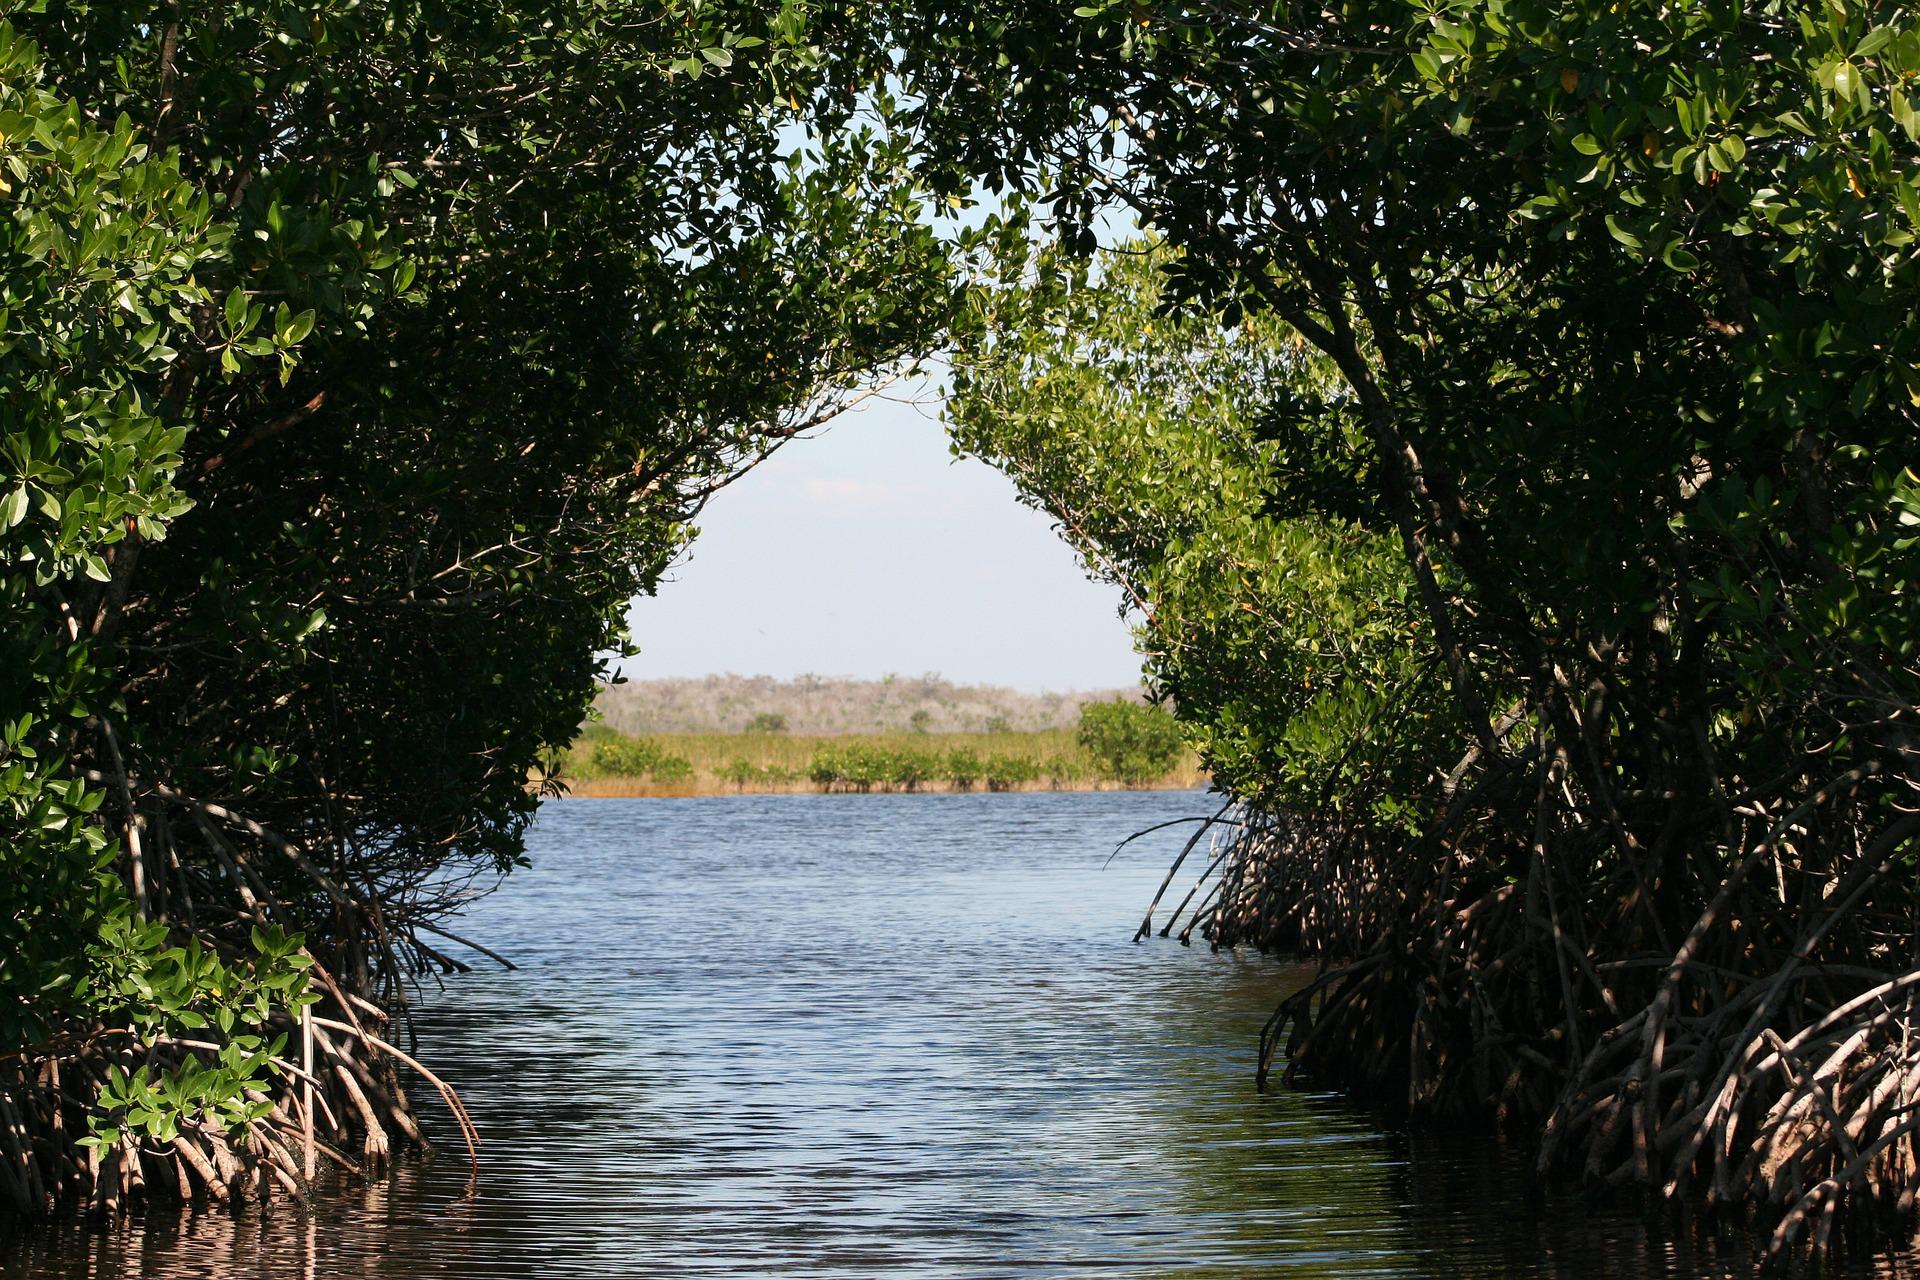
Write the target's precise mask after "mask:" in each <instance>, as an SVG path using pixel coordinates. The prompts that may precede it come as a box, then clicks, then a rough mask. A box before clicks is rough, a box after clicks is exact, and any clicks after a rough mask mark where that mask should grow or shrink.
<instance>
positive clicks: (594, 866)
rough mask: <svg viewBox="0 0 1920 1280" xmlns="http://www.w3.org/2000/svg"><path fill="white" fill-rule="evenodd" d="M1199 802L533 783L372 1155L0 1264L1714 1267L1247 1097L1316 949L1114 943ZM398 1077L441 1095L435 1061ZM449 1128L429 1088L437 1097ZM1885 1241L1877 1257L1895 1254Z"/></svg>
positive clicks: (501, 1271)
mask: <svg viewBox="0 0 1920 1280" xmlns="http://www.w3.org/2000/svg"><path fill="white" fill-rule="evenodd" d="M1209 809H1210V806H1209V805H1208V804H1207V800H1206V797H1204V796H1202V795H1200V794H1197V793H1177V792H1157V793H1097V794H1019V795H991V796H989V795H943V796H769V797H738V798H720V799H699V800H674V801H646V800H595V801H584V800H583V801H570V802H564V803H556V804H550V805H548V806H547V807H546V809H545V810H544V811H543V813H542V816H541V819H540V821H539V824H538V826H537V827H536V829H535V831H534V833H533V838H532V841H531V848H530V853H531V856H532V859H533V866H532V868H531V869H530V870H528V871H525V872H522V873H519V874H516V875H515V876H514V877H512V878H511V880H510V881H509V882H508V883H507V884H506V885H505V886H504V887H503V888H502V889H501V890H500V891H499V892H498V893H496V894H494V895H492V896H491V897H488V898H486V899H484V900H482V901H480V902H478V903H477V904H475V906H474V908H473V910H472V911H471V913H470V914H469V916H468V917H467V919H466V921H465V923H464V924H462V925H458V926H456V927H457V928H459V929H460V930H461V931H462V932H465V933H468V934H470V935H471V936H474V937H476V938H480V939H484V940H485V941H486V942H487V943H488V944H489V945H491V946H494V947H495V948H497V949H499V950H502V951H503V952H505V953H507V954H508V955H509V956H510V957H511V958H512V959H513V960H515V961H516V962H517V963H518V964H519V965H520V968H519V969H518V970H517V971H514V972H506V971H503V970H500V969H498V968H493V967H485V966H482V967H479V968H477V969H476V971H475V972H473V973H471V974H466V975H461V976H457V977H454V978H450V979H448V980H447V981H446V983H445V985H444V987H439V988H436V987H435V986H434V984H431V983H429V984H428V986H427V988H426V989H425V990H424V991H423V992H421V994H420V996H419V1001H418V1007H417V1009H416V1015H415V1022H416V1029H417V1032H418V1036H419V1055H420V1056H421V1057H422V1058H423V1059H425V1060H426V1061H428V1062H430V1063H431V1064H433V1065H435V1066H436V1067H437V1068H439V1069H441V1070H442V1071H444V1072H445V1074H446V1075H447V1077H448V1078H449V1079H450V1080H451V1081H452V1083H454V1084H455V1086H456V1087H457V1088H458V1089H459V1090H460V1091H461V1093H462V1094H463V1095H464V1097H465V1099H466V1102H467V1105H468V1106H469V1108H470V1109H471V1111H472V1113H473V1118H474V1120H475V1121H476V1122H477V1123H478V1125H479V1128H480V1130H481V1133H482V1135H483V1137H484V1140H485V1145H484V1147H483V1149H482V1168H481V1178H480V1181H479V1184H478V1187H477V1191H475V1192H474V1193H473V1194H472V1195H469V1194H468V1168H467V1161H466V1158H465V1155H464V1152H463V1151H462V1150H460V1149H459V1147H458V1142H457V1139H455V1138H454V1137H453V1133H452V1129H451V1127H450V1126H449V1125H446V1124H445V1123H439V1125H438V1132H439V1133H440V1134H442V1135H444V1136H445V1138H446V1140H447V1141H448V1142H449V1143H451V1145H450V1146H446V1147H443V1148H442V1149H441V1151H440V1152H439V1154H438V1155H437V1156H435V1157H433V1158H431V1159H424V1160H419V1159H416V1160H409V1161H406V1162H403V1163H402V1164H401V1165H400V1167H399V1168H398V1170H397V1171H396V1172H395V1174H394V1175H393V1176H392V1177H389V1178H387V1179H384V1180H381V1181H378V1182H375V1183H373V1184H371V1185H368V1186H364V1187H358V1188H352V1189H348V1190H346V1191H344V1192H343V1193H341V1194H338V1195H332V1196H324V1197H321V1198H320V1199H319V1200H318V1201H317V1202H316V1204H315V1205H314V1206H313V1208H312V1209H311V1210H310V1211H303V1210H300V1209H297V1208H293V1207H287V1206H282V1207H280V1208H277V1209H275V1210H273V1211H271V1212H267V1213H261V1212H259V1211H257V1210H256V1211H251V1212H249V1213H247V1214H246V1215H244V1216H242V1217H240V1218H238V1219H234V1218H230V1217H227V1216H225V1215H221V1214H202V1215H199V1216H198V1217H194V1218H185V1217H183V1216H182V1215H180V1214H179V1213H178V1212H176V1211H171V1210H155V1211H151V1212H149V1213H148V1214H146V1215H144V1216H142V1217H137V1218H135V1219H134V1220H133V1221H131V1222H128V1223H126V1224H124V1225H121V1226H117V1227H113V1228H110V1229H103V1228H100V1227H98V1226H92V1225H89V1224H86V1223H84V1222H82V1221H80V1220H77V1219H74V1220H66V1221H63V1222H59V1223H56V1224H54V1225H52V1226H51V1227H49V1226H47V1225H44V1224H43V1225H41V1226H39V1227H36V1228H33V1229H31V1230H28V1231H25V1232H20V1231H17V1230H16V1231H13V1232H10V1233H9V1234H7V1235H5V1236H4V1237H0V1275H4V1276H5V1277H8V1280H12V1278H14V1277H21V1278H23V1280H24V1278H26V1277H33V1278H34V1280H42V1278H52V1277H80V1276H87V1277H120V1276H145V1277H156V1278H170V1277H188V1276H192V1277H213V1278H214V1280H228V1278H234V1280H238V1278H239V1277H247V1278H248V1280H252V1278H254V1277H261V1276H272V1277H280V1276H286V1277H302V1278H307V1277H311V1278H316V1280H319V1278H325V1280H332V1278H335V1277H350V1276H382V1277H396V1278H409V1277H429V1276H432V1277H443V1276H444V1277H479V1276H541V1277H576V1276H578V1277H587V1276H603V1275H607V1276H629V1275H630V1276H759V1275H773V1276H793V1277H803V1276H806V1277H857V1276H885V1277H920V1276H926V1277H975V1276H978V1277H989V1276H1020V1277H1040V1276H1082V1275H1087V1276H1143V1277H1145V1276H1151V1277H1180V1278H1184V1277H1203V1276H1204V1277H1227V1276H1269V1275H1272V1276H1340V1277H1349V1276H1352V1277H1359V1276H1392V1277H1402V1276H1406V1277H1411V1276H1442V1275H1463V1276H1479V1275H1515V1276H1523V1275H1524V1276H1564V1277H1588V1276H1593V1277H1598V1276H1648V1275H1674V1276H1693V1275H1721V1274H1726V1275H1737V1274H1744V1273H1746V1272H1747V1271H1748V1270H1749V1269H1750V1264H1749V1263H1748V1261H1747V1259H1746V1256H1745V1252H1746V1246H1745V1244H1744V1242H1742V1241H1738V1240H1735V1241H1732V1242H1729V1241H1727V1240H1720V1241H1715V1240H1713V1239H1700V1238H1698V1237H1692V1236H1683V1237H1681V1238H1678V1239H1667V1238H1663V1236H1662V1234H1661V1233H1660V1232H1659V1231H1658V1230H1657V1229H1656V1228H1655V1227H1652V1226H1650V1225H1649V1224H1648V1223H1647V1222H1646V1221H1645V1220H1644V1219H1642V1218H1641V1217H1640V1216H1639V1215H1637V1214H1632V1213H1628V1212H1624V1211H1621V1210H1617V1209H1616V1210H1607V1211H1602V1210H1600V1209H1596V1208H1593V1207H1590V1206H1588V1205H1587V1204H1585V1203H1584V1202H1583V1201H1581V1200H1580V1199H1579V1198H1578V1197H1565V1196H1556V1197H1555V1198H1553V1199H1551V1200H1548V1201H1541V1200H1538V1199H1537V1198H1534V1199H1530V1198H1529V1196H1530V1192H1532V1191H1533V1190H1534V1188H1533V1186H1532V1183H1531V1180H1530V1179H1529V1178H1528V1177H1527V1175H1526V1171H1525V1168H1524V1164H1523V1162H1521V1161H1520V1160H1519V1159H1517V1158H1516V1157H1515V1156H1513V1155H1510V1154H1509V1153H1506V1152H1504V1151H1502V1149H1501V1148H1500V1146H1499V1144H1498V1143H1497V1142H1492V1141H1489V1140H1487V1139H1485V1138H1484V1137H1482V1138H1478V1139H1475V1140H1471V1141H1445V1140H1441V1139H1434V1138H1423V1139H1418V1140H1415V1139H1409V1138H1407V1137H1405V1136H1402V1135H1396V1134H1393V1133H1390V1132H1383V1131H1382V1130H1381V1129H1380V1128H1379V1127H1378V1125H1377V1124H1376V1123H1375V1122H1374V1121H1372V1120H1370V1119H1369V1118H1368V1117H1367V1116H1366V1115H1365V1114H1363V1113H1359V1112H1356V1111H1354V1110H1351V1109H1348V1108H1345V1107H1343V1106H1341V1105H1340V1104H1339V1103H1338V1102H1337V1101H1335V1100H1333V1099H1330V1098H1325V1097H1318V1096H1314V1095H1310V1094H1305V1093H1300V1092H1293V1091H1287V1090H1279V1091H1275V1092H1272V1093H1268V1094H1265V1095H1262V1094H1259V1093H1257V1092H1256V1091H1255V1090H1254V1088H1253V1067H1254V1055H1255V1043H1256V1037H1257V1033H1258V1029H1259V1026H1260V1024H1261V1022H1262V1020H1263V1019H1264V1018H1265V1017H1266V1015H1267V1014H1268V1013H1269V1012H1270V1011H1271V1009H1272V1008H1273V1006H1274V1004H1275V1003H1276V1002H1277V1000H1278V999H1279V998H1280V997H1281V996H1282V995H1283V994H1284V993H1285V992H1287V991H1288V990H1289V989H1290V988H1291V987H1292V986H1293V985H1294V984H1297V983H1299V982H1300V981H1302V980H1303V977H1304V973H1303V971H1301V970H1299V969H1297V968H1293V967H1290V966H1288V965H1285V964H1282V963H1279V962H1276V961H1274V960H1271V959H1267V958H1264V957H1260V956H1255V955H1246V954H1238V955H1236V954H1213V953H1210V952H1209V951H1207V950H1206V949H1205V948H1204V947H1200V946H1196V947H1193V948H1191V949H1188V948H1183V947H1181V946H1179V945H1178V944H1177V943H1175V942H1171V941H1160V940H1158V939H1155V940H1152V941H1150V942H1146V943H1142V944H1139V945H1135V944H1134V943H1133V942H1132V941H1131V940H1130V939H1131V937H1132V933H1133V930H1134V926H1135V925H1136V924H1137V922H1138V919H1139V916H1140V912H1141V909H1142V908H1143V906H1144V904H1145V903H1146V902H1147V901H1148V900H1149V899H1150V898H1151V897H1152V893H1153V890H1154V888H1155V886H1156V885H1157V883H1158V881H1159V878H1160V876H1161V875H1162V873H1163V872H1164V870H1165V867H1166V865H1167V861H1168V859H1169V857H1170V856H1171V853H1172V852H1173V850H1174V849H1175V848H1177V846H1178V844H1179V842H1180V840H1181V839H1182V838H1183V837H1184V832H1182V831H1178V830H1174V831H1168V832H1164V833H1160V834H1159V835H1158V836H1156V837H1153V838H1149V839H1145V840H1142V841H1140V842H1138V843H1136V844H1134V845H1132V846H1129V848H1128V849H1127V850H1126V851H1124V852H1123V853H1122V854H1121V855H1120V856H1119V857H1117V858H1115V859H1114V861H1113V862H1112V863H1111V864H1110V865H1103V863H1104V861H1105V859H1106V858H1107V855H1108V854H1109V853H1110V852H1111V851H1112V849H1113V847H1114V845H1115V843H1116V842H1117V841H1119V840H1120V839H1121V838H1122V837H1124V836H1126V835H1128V834H1130V833H1132V832H1134V831H1136V830H1138V829H1140V828H1143V827H1146V826H1148V825H1151V824H1153V823H1156V822H1162V821H1165V820H1167V819H1170V818H1176V817H1180V816H1183V815H1197V814H1202V813H1205V812H1207V811H1209ZM418 1092H419V1095H420V1096H419V1099H418V1101H419V1105H420V1106H421V1108H422V1109H423V1110H426V1111H429V1112H430V1113H432V1112H433V1109H434V1108H436V1107H437V1106H438V1103H437V1101H436V1100H435V1099H434V1098H433V1095H432V1094H431V1093H430V1091H427V1090H425V1089H421V1090H419V1091H418ZM430 1119H431V1120H433V1121H443V1120H444V1117H441V1116H439V1115H438V1114H431V1115H430ZM1908 1268H1909V1264H1908V1263H1906V1262H1905V1261H1904V1260H1903V1259H1902V1258H1897V1257H1886V1256H1883V1257H1880V1258H1878V1259H1865V1260H1862V1262H1861V1264H1860V1270H1861V1272H1862V1273H1872V1274H1882V1275H1906V1274H1912V1272H1911V1271H1910V1270H1909V1269H1908Z"/></svg>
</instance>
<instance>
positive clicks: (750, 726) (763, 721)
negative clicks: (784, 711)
mask: <svg viewBox="0 0 1920 1280" xmlns="http://www.w3.org/2000/svg"><path fill="white" fill-rule="evenodd" d="M786 731H787V718H786V717H785V716H783V715H781V714H780V713H779V712H778V711H762V712H761V713H760V714H759V715H757V716H755V717H754V718H753V719H751V720H749V721H747V732H748V733H785V732H786Z"/></svg>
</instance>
